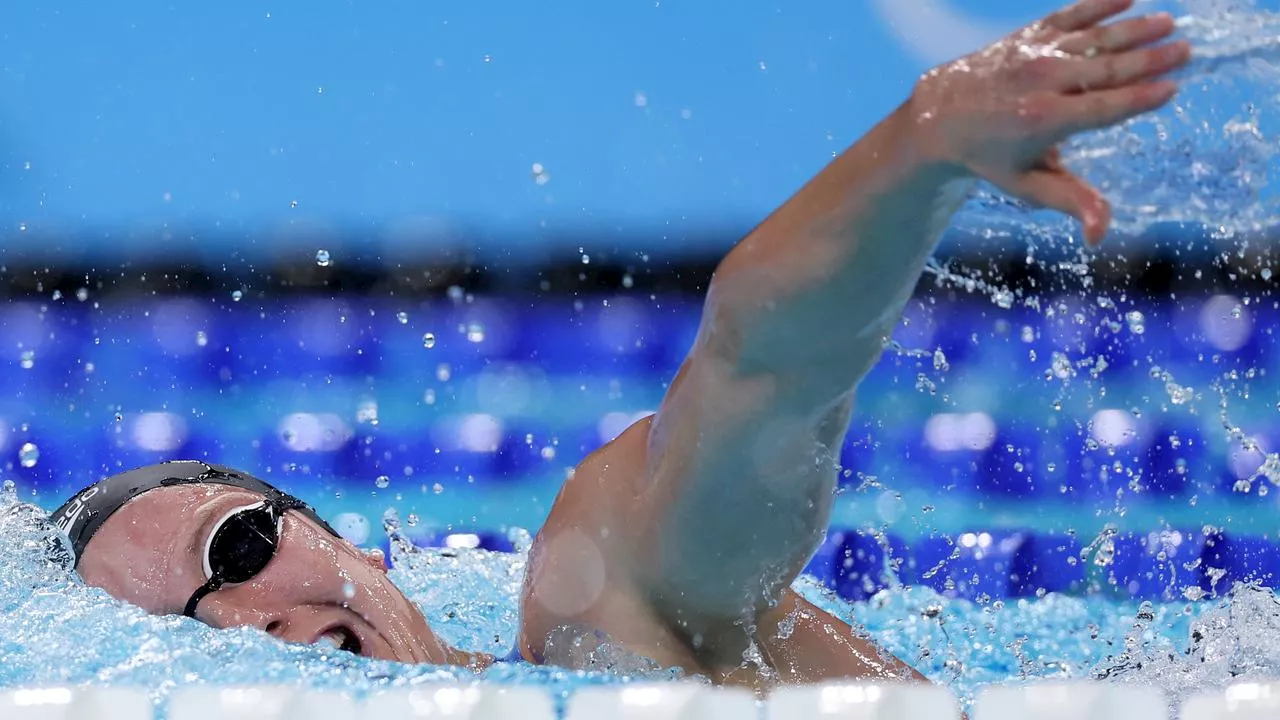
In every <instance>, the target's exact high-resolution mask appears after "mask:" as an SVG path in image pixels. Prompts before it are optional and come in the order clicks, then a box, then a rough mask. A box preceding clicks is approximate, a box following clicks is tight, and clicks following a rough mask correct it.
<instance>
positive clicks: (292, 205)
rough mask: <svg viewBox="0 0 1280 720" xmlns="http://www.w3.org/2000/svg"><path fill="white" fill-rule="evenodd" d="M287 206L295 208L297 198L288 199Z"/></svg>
mask: <svg viewBox="0 0 1280 720" xmlns="http://www.w3.org/2000/svg"><path fill="white" fill-rule="evenodd" d="M289 207H291V208H296V207H298V201H297V200H290V201H289Z"/></svg>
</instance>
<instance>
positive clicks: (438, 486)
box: [431, 483, 444, 495]
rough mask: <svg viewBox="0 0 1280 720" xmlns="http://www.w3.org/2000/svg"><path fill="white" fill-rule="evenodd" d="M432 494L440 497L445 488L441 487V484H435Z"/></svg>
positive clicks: (432, 487)
mask: <svg viewBox="0 0 1280 720" xmlns="http://www.w3.org/2000/svg"><path fill="white" fill-rule="evenodd" d="M431 492H433V493H435V494H436V495H439V494H440V493H442V492H444V486H443V485H441V484H440V483H435V484H434V485H432V486H431Z"/></svg>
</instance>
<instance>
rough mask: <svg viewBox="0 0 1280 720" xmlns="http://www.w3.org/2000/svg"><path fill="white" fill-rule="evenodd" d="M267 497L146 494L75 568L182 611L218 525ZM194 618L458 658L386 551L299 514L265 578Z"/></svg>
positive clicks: (148, 603) (134, 598)
mask: <svg viewBox="0 0 1280 720" xmlns="http://www.w3.org/2000/svg"><path fill="white" fill-rule="evenodd" d="M261 500H262V496H261V495H257V494H255V493H252V492H249V491H247V490H241V489H238V488H231V487H227V486H224V485H179V486H173V487H165V488H157V489H155V490H151V491H149V492H146V493H143V494H142V495H140V496H138V497H136V498H134V499H133V500H131V501H129V503H127V504H126V505H125V506H124V507H122V508H121V509H120V510H118V511H117V512H116V513H115V514H114V515H112V516H111V517H110V518H108V519H107V521H106V522H105V523H103V526H102V528H101V529H99V530H98V532H97V534H96V535H94V537H93V539H92V540H90V541H89V544H88V546H86V548H85V552H84V556H83V558H82V559H81V561H80V564H79V567H78V570H79V572H80V575H81V577H83V578H84V580H85V582H87V583H89V584H90V585H95V586H97V587H100V588H102V589H104V590H106V591H107V592H108V593H110V594H111V595H112V596H114V597H116V598H119V599H121V600H124V601H125V602H128V603H131V604H133V605H137V606H138V607H141V608H142V609H144V610H146V611H147V612H150V613H154V614H157V615H168V614H181V613H182V611H183V608H184V606H185V605H186V603H187V600H188V599H189V598H190V597H191V594H192V593H193V592H194V591H195V590H196V588H198V587H200V586H201V585H203V584H204V582H205V580H206V579H207V578H206V577H205V575H204V562H203V560H204V559H203V553H204V548H205V544H206V541H207V540H208V537H209V534H210V532H212V529H213V527H212V526H213V525H214V524H215V523H217V522H218V521H219V520H220V519H221V518H223V517H224V516H225V515H226V514H227V513H228V512H230V511H232V510H234V509H235V508H238V507H243V506H245V505H249V504H252V503H255V502H258V501H261ZM196 617H197V618H198V619H200V620H201V621H202V622H205V623H207V624H209V625H212V626H214V627H218V628H225V627H233V626H242V625H251V626H253V627H256V628H259V629H261V630H264V631H266V632H268V633H270V634H272V635H274V636H276V637H278V638H280V639H281V640H284V641H286V642H294V643H307V644H310V643H322V642H329V643H333V644H334V645H335V646H338V647H345V649H349V650H352V651H355V652H359V654H361V655H364V656H366V657H373V658H381V659H385V660H397V661H400V662H412V663H422V662H428V663H435V664H444V663H451V662H458V661H459V656H458V654H457V653H456V652H455V651H453V650H451V649H450V648H448V647H447V646H446V645H445V644H444V643H442V642H441V641H440V640H439V639H438V638H436V636H435V634H434V633H432V632H431V629H430V628H429V627H427V623H426V620H425V619H423V617H422V613H420V612H419V611H418V609H417V608H416V607H415V606H414V605H413V604H412V603H411V602H409V600H408V599H407V598H405V596H404V595H403V594H402V593H401V592H400V591H399V589H398V588H396V586H395V585H394V584H392V582H391V580H390V579H389V578H388V577H387V571H386V566H385V564H384V562H383V560H382V556H381V554H376V555H369V554H366V553H363V552H361V551H360V550H359V549H357V548H356V547H355V546H353V545H352V544H351V543H349V542H347V541H345V540H340V539H338V538H335V537H333V536H332V535H330V534H329V533H327V532H325V531H324V530H322V529H321V528H320V527H319V526H318V525H316V524H315V523H314V522H313V521H311V520H310V519H308V518H306V517H304V516H303V515H301V514H300V513H297V512H292V511H290V512H286V513H285V515H284V522H283V526H282V529H281V532H280V538H279V546H278V549H277V551H276V553H275V555H274V556H273V557H272V558H271V560H270V562H268V563H267V566H266V567H265V568H264V569H263V570H262V572H260V573H258V574H257V575H255V576H254V577H253V578H252V579H250V580H249V581H248V582H245V583H242V584H240V585H233V586H225V587H223V588H222V589H220V590H217V591H215V592H213V593H211V594H209V595H207V596H205V597H204V599H203V600H201V601H200V604H199V606H198V607H197V609H196Z"/></svg>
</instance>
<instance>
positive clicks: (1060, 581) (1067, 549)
mask: <svg viewBox="0 0 1280 720" xmlns="http://www.w3.org/2000/svg"><path fill="white" fill-rule="evenodd" d="M1080 549H1081V545H1080V541H1079V540H1078V539H1076V538H1075V537H1073V536H1071V535H1063V534H1034V533H1027V534H1026V535H1025V536H1024V538H1023V541H1022V544H1021V545H1020V546H1019V547H1018V549H1017V551H1016V552H1015V553H1014V556H1013V563H1012V565H1011V570H1010V573H1009V595H1010V596H1011V597H1031V596H1036V595H1038V594H1039V593H1040V592H1041V591H1043V592H1047V593H1076V592H1080V591H1082V590H1084V587H1085V585H1084V583H1085V562H1086V561H1085V560H1082V559H1081V558H1080Z"/></svg>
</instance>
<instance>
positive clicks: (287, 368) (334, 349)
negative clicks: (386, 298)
mask: <svg viewBox="0 0 1280 720" xmlns="http://www.w3.org/2000/svg"><path fill="white" fill-rule="evenodd" d="M232 313H233V314H232V316H231V317H229V318H228V320H227V324H228V326H229V327H230V329H231V332H230V333H229V335H230V337H231V339H230V342H228V343H227V346H228V348H229V350H228V354H229V355H230V359H229V361H228V364H229V366H230V367H231V369H232V378H233V379H234V380H236V381H239V382H243V381H246V380H252V379H257V380H271V379H275V378H299V377H306V376H333V375H360V374H366V373H370V372H373V371H374V370H376V369H377V353H376V352H375V345H374V341H373V333H372V331H371V329H370V323H371V317H370V315H369V308H368V307H366V306H365V305H363V304H359V303H354V302H351V301H345V300H344V301H338V300H319V299H317V300H306V301H299V302H294V303H275V304H273V305H272V306H271V307H270V308H269V311H264V310H262V309H259V308H258V307H257V306H254V305H251V304H248V303H237V304H236V305H235V306H233V307H232Z"/></svg>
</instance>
